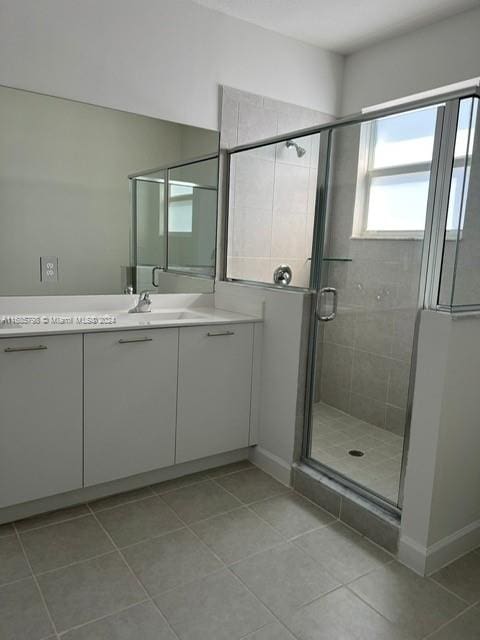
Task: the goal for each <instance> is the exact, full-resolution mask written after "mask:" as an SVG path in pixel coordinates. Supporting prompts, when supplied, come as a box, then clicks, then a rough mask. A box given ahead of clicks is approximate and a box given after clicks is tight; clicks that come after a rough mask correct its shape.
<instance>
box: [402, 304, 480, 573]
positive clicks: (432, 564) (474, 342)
mask: <svg viewBox="0 0 480 640" xmlns="http://www.w3.org/2000/svg"><path fill="white" fill-rule="evenodd" d="M479 329H480V317H478V315H477V316H464V317H462V318H452V317H451V316H450V315H448V314H442V313H436V312H433V311H423V312H422V315H421V323H420V334H419V351H418V364H417V373H416V383H415V395H414V402H413V414H412V425H411V440H410V451H409V459H408V465H407V474H406V482H405V499H404V508H403V518H402V532H401V540H400V558H401V559H402V560H403V561H404V562H405V563H406V564H408V565H409V566H411V567H412V568H414V569H415V570H417V571H419V572H420V573H422V572H425V573H430V572H432V571H434V570H436V569H438V568H439V567H441V566H442V565H444V564H446V563H448V562H450V561H452V560H454V559H455V558H456V557H458V556H459V555H462V554H463V553H465V552H467V551H469V550H471V549H473V548H475V547H477V546H478V545H479V544H480V464H479V454H480V417H479V416H480V397H479V394H478V372H479V370H480V341H479V340H478V336H479Z"/></svg>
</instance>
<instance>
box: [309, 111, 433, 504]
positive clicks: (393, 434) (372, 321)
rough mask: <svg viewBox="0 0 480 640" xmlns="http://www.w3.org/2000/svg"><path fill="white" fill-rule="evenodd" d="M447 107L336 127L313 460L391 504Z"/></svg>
mask: <svg viewBox="0 0 480 640" xmlns="http://www.w3.org/2000/svg"><path fill="white" fill-rule="evenodd" d="M442 117H443V107H442V106H438V107H437V106H435V107H429V108H425V109H421V110H415V111H409V112H405V113H402V114H397V115H394V116H389V117H385V118H380V119H376V120H372V121H370V122H363V123H361V124H353V125H347V126H343V127H338V128H335V129H333V131H332V132H331V134H330V135H331V138H330V145H329V151H328V176H329V177H328V181H327V184H326V185H325V192H326V197H325V202H324V212H323V214H324V224H323V225H318V226H323V229H322V233H323V242H322V244H323V249H322V251H320V254H321V255H320V258H319V260H320V261H321V262H320V264H319V265H317V273H318V276H317V282H316V283H315V284H316V286H317V305H316V315H315V323H314V324H315V326H314V345H315V346H314V356H313V362H312V369H313V375H312V376H311V393H310V416H309V420H310V424H309V439H308V440H309V442H308V451H307V457H308V458H310V460H311V461H312V463H313V464H314V465H320V467H321V468H322V470H323V471H326V472H327V473H330V475H333V476H334V477H336V478H337V479H340V480H344V481H345V480H346V481H347V484H348V483H354V484H355V485H356V486H358V485H360V486H361V487H363V488H364V489H365V490H366V491H367V492H368V493H373V494H376V495H377V496H378V497H379V498H380V499H381V500H382V501H386V502H388V503H393V504H394V505H396V504H397V503H398V500H399V485H400V475H401V468H402V456H403V450H404V439H405V435H406V433H407V430H408V414H409V410H408V408H409V383H410V370H411V364H412V355H413V351H414V335H415V323H416V317H417V312H418V308H419V300H421V299H422V287H423V284H422V281H423V276H422V273H423V267H422V256H423V252H424V250H423V245H424V238H425V229H426V227H427V225H428V220H429V210H430V208H431V204H432V203H431V200H432V197H433V196H432V194H433V192H434V189H433V186H431V182H432V180H431V177H432V175H433V174H434V173H435V172H434V171H432V161H433V158H434V155H435V153H436V149H437V144H438V138H439V131H440V128H441V122H442Z"/></svg>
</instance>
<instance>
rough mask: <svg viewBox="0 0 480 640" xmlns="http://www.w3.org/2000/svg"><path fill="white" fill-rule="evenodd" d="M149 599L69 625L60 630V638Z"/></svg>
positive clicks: (144, 602)
mask: <svg viewBox="0 0 480 640" xmlns="http://www.w3.org/2000/svg"><path fill="white" fill-rule="evenodd" d="M147 602H149V600H148V599H147V598H146V599H145V600H141V601H140V602H134V603H133V604H129V605H127V606H126V607H122V608H121V609H116V610H115V611H112V612H110V613H107V614H106V615H104V616H99V617H98V618H93V619H92V620H89V621H88V622H83V623H82V624H76V625H74V626H73V627H68V629H64V630H63V631H60V632H59V634H58V636H59V638H63V636H65V635H66V634H67V633H71V632H72V631H77V630H78V629H82V628H83V627H87V626H88V625H90V624H95V623H96V622H101V621H102V620H106V619H107V618H109V617H110V616H116V615H118V614H119V613H123V612H124V611H128V610H129V609H133V608H134V607H138V606H139V605H142V604H146V603H147Z"/></svg>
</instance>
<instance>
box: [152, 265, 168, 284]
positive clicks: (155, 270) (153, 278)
mask: <svg viewBox="0 0 480 640" xmlns="http://www.w3.org/2000/svg"><path fill="white" fill-rule="evenodd" d="M164 270H165V269H164V268H163V267H153V269H152V284H153V286H154V287H158V282H157V281H156V279H155V274H156V273H157V271H160V272H162V271H164Z"/></svg>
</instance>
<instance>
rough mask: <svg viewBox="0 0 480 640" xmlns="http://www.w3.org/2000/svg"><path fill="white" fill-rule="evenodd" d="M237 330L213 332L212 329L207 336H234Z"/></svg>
mask: <svg viewBox="0 0 480 640" xmlns="http://www.w3.org/2000/svg"><path fill="white" fill-rule="evenodd" d="M234 335H235V331H222V332H219V333H211V332H210V331H209V332H208V333H207V337H209V338H218V336H234Z"/></svg>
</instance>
